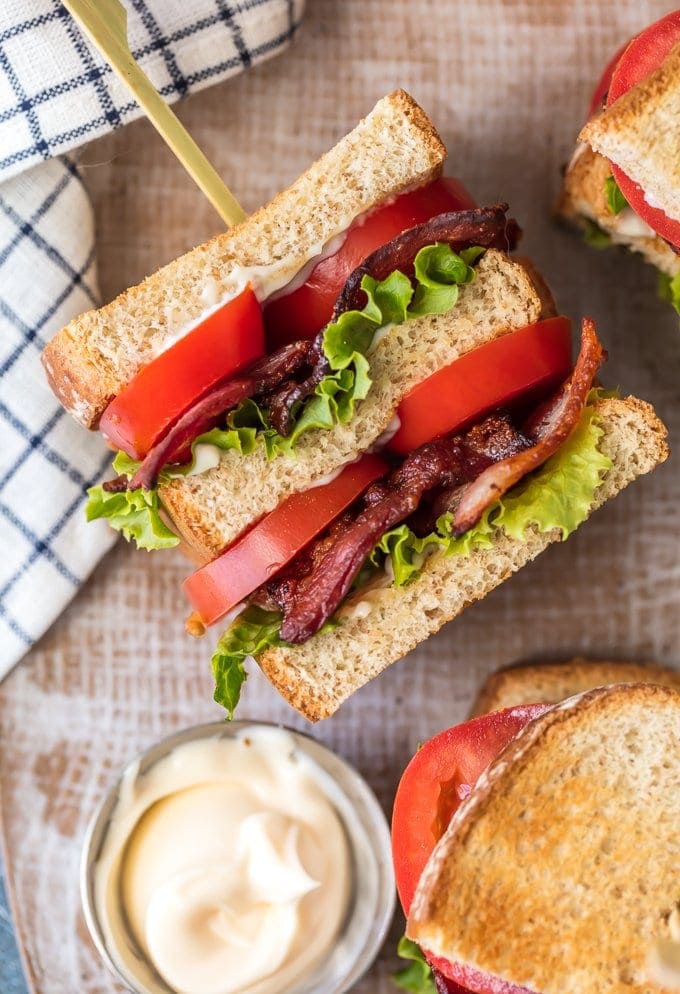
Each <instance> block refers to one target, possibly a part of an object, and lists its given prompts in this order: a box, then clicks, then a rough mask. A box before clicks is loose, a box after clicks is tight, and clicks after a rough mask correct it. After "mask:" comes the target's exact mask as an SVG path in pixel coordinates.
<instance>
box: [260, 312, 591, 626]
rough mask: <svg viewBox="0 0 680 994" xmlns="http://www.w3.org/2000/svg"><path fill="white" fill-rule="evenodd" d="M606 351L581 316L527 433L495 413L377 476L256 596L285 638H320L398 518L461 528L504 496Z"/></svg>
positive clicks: (554, 435)
mask: <svg viewBox="0 0 680 994" xmlns="http://www.w3.org/2000/svg"><path fill="white" fill-rule="evenodd" d="M604 358H605V353H604V350H603V348H602V346H601V345H600V342H599V341H598V338H597V333H596V330H595V325H594V323H593V322H592V321H591V320H590V319H584V321H583V327H582V336H581V348H580V352H579V356H578V359H577V362H576V366H575V368H574V372H573V373H572V375H571V377H570V378H569V379H568V380H567V381H566V383H565V384H564V385H563V387H562V388H561V389H560V390H559V391H558V392H557V393H556V394H555V395H554V396H553V397H552V398H550V399H549V400H548V401H546V402H545V403H543V404H542V405H540V406H539V407H538V408H537V409H536V411H535V412H534V413H533V414H532V415H531V416H530V417H529V418H528V419H527V421H526V422H525V424H524V426H523V428H522V430H521V431H520V430H518V429H517V428H516V427H514V426H513V424H512V423H511V421H510V418H509V417H508V416H507V415H505V414H499V413H496V414H491V415H489V416H488V417H487V418H485V419H484V421H483V422H481V423H480V424H478V425H476V426H475V427H473V428H472V429H470V431H468V432H467V433H466V434H465V435H459V436H455V437H450V436H449V437H447V438H443V439H438V440H436V441H434V442H429V443H427V444H426V445H423V446H421V447H420V448H419V449H417V450H416V451H415V452H412V453H411V454H410V455H409V456H408V457H407V458H406V459H405V461H404V462H403V464H402V465H401V466H400V467H399V468H398V469H396V470H394V471H393V472H392V473H391V474H390V475H389V476H388V477H386V478H383V479H382V480H378V481H377V482H376V483H373V484H372V485H371V486H370V487H369V488H368V489H367V490H366V491H365V493H364V494H363V495H362V497H361V499H360V502H359V503H358V504H357V506H356V507H355V508H354V509H353V510H352V511H351V512H349V513H347V514H345V515H343V517H342V518H341V519H339V520H338V521H336V522H335V523H334V525H333V526H332V527H331V528H330V529H329V530H328V532H327V533H326V535H325V536H323V537H322V538H321V539H320V540H318V541H317V542H315V543H313V544H312V545H311V546H310V547H309V548H308V549H306V550H305V551H304V553H303V554H302V555H301V556H298V557H297V559H296V560H295V561H294V562H293V563H292V564H291V565H290V566H289V567H288V568H287V569H286V571H285V572H284V573H282V574H280V575H279V576H278V577H276V578H275V579H274V580H272V581H270V583H268V584H266V585H265V586H264V587H263V588H261V589H260V590H259V591H257V592H256V593H255V595H254V598H253V599H254V600H255V601H256V602H257V603H264V604H266V605H267V606H270V607H271V606H274V607H278V608H279V609H280V610H282V611H283V613H284V619H283V622H282V626H281V637H282V638H283V639H284V640H285V641H287V642H291V643H300V642H305V641H306V640H307V639H308V638H310V637H311V636H312V635H314V634H315V633H316V632H317V631H318V630H319V629H320V628H321V627H322V625H323V624H324V623H325V622H326V621H327V620H328V618H330V617H331V616H332V615H333V614H334V612H335V611H336V610H337V608H338V607H339V605H340V603H341V602H342V600H343V599H344V597H345V596H346V595H347V593H348V592H349V590H350V588H351V586H352V583H353V582H354V580H355V579H356V576H357V575H358V573H359V571H360V569H361V567H362V565H363V564H364V562H365V560H366V558H367V556H368V555H369V554H370V552H371V551H372V550H373V548H374V547H375V545H376V544H377V543H378V542H379V541H380V538H381V537H382V536H383V535H384V534H385V532H386V531H388V530H389V529H390V528H393V527H394V526H395V525H398V524H400V523H401V522H403V521H408V522H409V524H410V525H411V526H412V527H415V528H416V530H417V533H419V534H425V533H427V532H428V531H431V530H432V527H433V525H434V523H435V522H436V519H437V517H439V515H440V514H441V513H443V512H444V511H446V510H453V511H454V523H453V529H454V533H455V534H458V535H460V534H462V533H463V532H465V531H467V530H468V529H469V528H472V527H473V526H474V525H475V524H476V523H477V522H478V521H479V519H480V518H481V516H482V514H483V513H484V511H485V510H486V509H487V508H488V507H489V506H490V505H491V504H493V503H494V502H495V501H496V500H497V499H498V497H499V496H501V495H502V494H503V493H505V492H506V491H507V490H508V489H509V488H510V487H512V486H514V484H515V483H517V482H518V481H519V480H520V479H522V478H523V477H524V476H525V475H526V474H527V473H530V472H531V471H532V470H534V469H537V468H538V467H539V466H541V465H542V464H543V463H544V462H545V461H546V459H548V458H549V457H550V456H551V455H552V454H553V453H554V452H555V451H557V449H558V448H559V447H560V445H562V443H563V442H564V441H565V440H566V439H567V438H568V437H569V435H570V434H571V433H572V431H573V430H574V428H575V427H576V425H577V424H578V421H579V419H580V417H581V414H582V412H583V408H584V406H585V402H586V398H587V395H588V391H589V390H590V387H591V386H592V383H593V380H594V378H595V376H596V374H597V371H598V369H599V367H600V365H601V363H602V362H603V360H604ZM416 512H417V513H416Z"/></svg>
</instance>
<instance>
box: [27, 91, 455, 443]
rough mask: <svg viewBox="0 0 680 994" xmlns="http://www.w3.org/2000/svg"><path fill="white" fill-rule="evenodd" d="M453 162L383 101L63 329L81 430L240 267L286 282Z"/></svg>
mask: <svg viewBox="0 0 680 994" xmlns="http://www.w3.org/2000/svg"><path fill="white" fill-rule="evenodd" d="M445 157H446V149H445V148H444V146H443V144H442V142H441V139H440V138H439V135H438V134H437V132H436V130H435V128H434V126H433V124H432V122H431V121H430V119H429V118H428V116H427V115H426V114H425V112H424V111H423V110H422V109H421V108H420V107H419V106H418V104H417V103H416V102H415V101H414V100H413V99H412V98H411V97H410V96H409V95H408V94H407V93H405V92H404V91H403V90H396V91H395V92H394V93H392V94H390V95H389V96H387V97H384V98H383V99H382V100H380V101H378V103H377V104H376V106H375V107H374V108H373V110H372V111H371V113H370V114H369V115H368V117H366V118H365V120H363V121H361V122H360V124H358V125H357V127H356V128H354V130H353V131H351V132H350V133H349V134H348V135H346V136H345V137H344V138H342V139H341V140H340V141H339V142H338V144H337V145H336V146H335V147H334V148H333V149H331V151H330V152H327V153H326V155H323V156H322V157H321V158H320V159H319V160H318V161H317V162H315V163H314V165H312V166H311V167H310V168H309V169H308V170H307V172H305V173H304V174H303V175H302V176H301V177H300V178H299V179H298V180H296V182H295V183H293V185H292V186H290V187H289V188H288V189H287V190H284V191H283V192H282V193H280V194H278V196H276V197H274V199H273V200H271V201H270V202H269V203H268V204H266V205H265V206H264V207H262V208H261V209H260V210H258V211H256V212H255V213H254V214H253V215H252V216H251V217H250V218H248V219H247V220H246V221H244V222H243V224H240V225H238V226H237V227H235V228H232V229H231V230H230V231H227V232H225V233H224V234H221V235H217V236H216V237H215V238H213V239H212V240H211V241H209V242H206V243H205V244H204V245H200V246H199V247H198V248H195V249H194V250H193V251H192V252H188V253H187V254H186V255H183V256H181V257H180V258H179V259H176V260H175V261H174V262H171V263H170V264H169V265H167V266H165V267H164V268H163V269H161V270H159V271H158V272H157V273H155V274H154V275H153V276H150V277H149V278H148V279H146V280H145V281H144V282H143V283H140V284H139V286H136V287H132V288H131V289H129V290H126V291H125V293H122V294H121V295H120V296H119V297H117V298H116V299H115V300H114V301H113V302H112V303H110V304H108V305H107V306H106V307H102V308H101V309H100V310H96V311H89V312H88V313H87V314H83V315H82V316H81V317H79V318H76V319H75V320H74V321H71V323H70V324H69V325H67V326H66V327H65V328H63V329H62V330H61V331H59V332H58V333H57V334H56V335H55V336H54V338H53V339H52V340H51V341H50V342H49V343H48V345H47V346H46V348H45V350H44V352H43V364H44V366H45V370H46V372H47V376H48V379H49V381H50V384H51V386H52V389H53V390H54V392H55V394H56V395H57V397H58V398H59V400H60V401H61V403H62V404H63V405H64V407H66V408H67V410H68V411H69V412H70V413H71V414H72V415H73V416H74V417H75V418H76V419H77V420H78V421H80V422H81V424H83V425H85V426H86V427H87V428H94V427H96V425H97V423H98V421H99V418H100V416H101V414H102V413H103V411H104V409H105V408H106V406H107V405H108V404H109V403H110V401H111V400H112V399H113V398H114V397H115V396H116V394H118V393H119V392H120V390H121V389H122V387H123V386H125V384H126V383H128V382H129V381H130V380H131V379H132V377H133V376H134V375H135V373H137V371H138V370H139V369H140V367H141V366H142V365H144V364H145V363H147V362H149V361H150V360H151V359H152V358H153V357H154V355H156V354H158V352H159V351H160V350H161V349H162V348H163V346H164V345H165V344H166V343H168V342H170V341H172V340H173V338H174V336H175V335H177V334H178V333H179V332H180V331H181V330H182V329H183V328H185V327H186V326H187V324H189V323H190V322H192V321H194V320H196V319H197V318H199V317H200V315H201V314H202V313H204V311H205V309H206V306H208V305H210V304H211V303H212V304H214V303H216V302H217V301H219V300H221V299H223V298H225V297H226V295H227V294H229V292H233V290H234V286H235V279H236V277H235V274H234V270H235V267H245V268H251V267H256V268H259V267H272V266H273V267H276V270H277V273H278V276H277V281H278V283H279V285H280V286H283V285H285V284H286V283H287V282H288V281H289V280H290V279H292V278H293V276H294V275H295V274H296V273H297V272H298V271H299V270H301V269H302V268H303V267H304V265H305V263H307V262H308V260H310V259H311V258H313V257H314V256H316V255H318V254H319V253H320V252H321V251H322V250H323V248H324V246H325V245H327V244H328V243H329V242H330V241H331V240H332V239H333V238H334V237H335V236H336V235H338V233H339V232H342V231H344V230H345V229H346V228H347V227H348V226H349V225H350V223H351V222H352V220H353V219H354V218H355V217H356V216H357V215H358V214H361V213H363V212H364V211H367V210H369V209H370V208H371V207H373V206H374V205H376V204H378V203H380V202H382V201H384V200H386V199H387V198H389V197H393V196H396V195H397V194H399V193H402V192H403V191H404V190H405V189H407V188H408V187H417V186H422V185H424V184H426V183H429V182H430V181H431V180H433V179H435V178H436V177H437V176H438V175H439V173H440V172H441V167H442V163H443V162H444V159H445Z"/></svg>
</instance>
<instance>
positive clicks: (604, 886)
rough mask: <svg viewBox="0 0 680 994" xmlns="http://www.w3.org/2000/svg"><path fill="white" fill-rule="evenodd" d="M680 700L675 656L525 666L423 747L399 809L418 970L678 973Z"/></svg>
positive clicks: (414, 970) (605, 985) (619, 989)
mask: <svg viewBox="0 0 680 994" xmlns="http://www.w3.org/2000/svg"><path fill="white" fill-rule="evenodd" d="M631 680H634V681H638V682H628V681H631ZM621 681H625V682H621ZM641 681H645V682H641ZM598 683H600V684H603V685H604V684H607V685H608V686H599V687H598V688H597V689H591V688H594V687H595V685H597V684H598ZM572 692H573V693H575V694H576V696H571V695H572ZM565 694H566V695H567V696H568V699H567V700H566V701H563V700H562V699H563V696H564V695H565ZM511 699H512V700H513V701H514V705H513V706H506V705H508V703H509V701H510V700H511ZM540 701H544V702H545V703H539V702H540ZM559 702H562V703H559ZM551 704H553V705H556V706H551ZM679 706H680V671H677V670H670V669H667V668H664V667H659V666H652V665H649V666H643V665H640V664H635V663H611V662H589V661H587V660H583V659H580V658H577V659H574V660H571V661H570V662H568V663H561V664H552V663H550V664H539V665H533V664H526V665H520V666H514V667H508V668H506V669H504V670H500V671H499V672H497V673H495V674H493V675H492V676H491V677H490V678H489V679H488V680H487V682H486V683H485V685H484V686H483V687H482V688H481V690H480V693H479V695H478V698H477V700H476V702H475V704H474V706H473V712H472V713H473V715H475V717H474V718H473V719H472V720H469V721H468V722H466V723H464V724H463V725H459V726H456V727H455V728H452V729H449V730H448V731H447V732H442V733H440V734H439V735H437V736H435V738H434V739H431V740H430V741H429V742H427V743H425V744H424V745H423V746H422V747H421V748H420V749H419V751H418V753H417V754H416V756H415V757H414V759H413V760H412V761H411V763H410V764H409V766H408V767H407V769H406V771H405V773H404V776H403V778H402V781H401V783H400V785H399V789H398V792H397V797H396V799H395V807H394V815H393V824H392V838H393V853H394V861H395V871H396V876H397V885H398V890H399V894H400V897H401V900H402V905H403V907H404V910H405V912H409V910H410V914H409V922H408V927H407V934H408V936H409V940H408V941H405V942H404V943H403V945H402V948H403V949H404V951H406V952H408V954H409V955H410V956H411V957H413V958H414V959H415V960H416V962H415V963H414V964H413V965H412V966H411V967H410V968H408V970H409V971H410V975H411V978H412V979H413V978H414V977H416V976H420V977H421V978H424V979H423V983H425V980H427V981H428V982H429V983H430V985H431V989H433V987H432V985H433V984H435V983H436V985H437V990H438V991H450V992H452V994H453V992H456V994H458V992H461V991H462V992H464V991H472V992H475V994H491V992H495V991H497V990H503V991H504V992H505V994H522V992H527V991H528V992H529V994H531V992H534V994H557V992H562V991H564V990H578V991H579V992H583V994H594V992H595V991H598V992H600V994H623V992H624V991H626V990H628V991H629V990H631V989H633V990H635V991H637V992H639V994H652V992H654V994H661V992H665V991H666V990H667V989H669V988H667V987H665V986H664V984H665V983H667V982H668V978H669V977H670V976H671V973H672V971H671V967H670V964H671V961H672V956H673V955H674V952H673V950H674V943H675V942H677V941H678V935H677V931H678V928H679V927H680V904H679V902H680V893H678V892H677V875H676V874H675V873H674V872H673V870H672V867H673V866H674V865H676V864H677V855H678V852H677V847H678V842H677V838H676V835H675V832H674V829H673V824H674V821H675V820H676V817H677V815H676V809H677V797H678V789H677V788H678V786H679V785H680V716H679V712H678V708H679ZM487 707H489V708H494V709H495V708H496V707H501V708H504V709H503V710H494V711H492V712H491V713H486V708H487ZM447 826H448V827H447ZM438 839H439V841H437V840H438ZM435 844H436V848H435ZM433 850H434V853H433V854H432V855H431V857H430V854H431V853H432V852H433ZM428 857H430V858H429V859H428ZM674 888H675V889H674ZM473 895H474V897H473ZM416 942H417V943H421V944H422V946H423V947H424V948H425V949H426V950H427V958H428V960H429V961H430V963H431V964H432V965H433V966H434V967H435V971H434V977H433V978H427V977H426V976H425V974H424V969H425V967H424V965H423V962H424V961H421V962H418V959H417V958H418V957H419V955H420V954H419V949H418V947H417V946H416V945H415V943H416ZM398 982H400V981H399V979H398ZM423 989H425V988H423Z"/></svg>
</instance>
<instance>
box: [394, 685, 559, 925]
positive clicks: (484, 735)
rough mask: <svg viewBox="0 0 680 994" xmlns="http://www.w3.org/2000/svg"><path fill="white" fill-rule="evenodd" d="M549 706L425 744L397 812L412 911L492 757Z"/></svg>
mask: <svg viewBox="0 0 680 994" xmlns="http://www.w3.org/2000/svg"><path fill="white" fill-rule="evenodd" d="M547 709H548V708H547V705H544V704H532V705H528V706H527V707H517V708H506V709H505V710H504V711H495V712H493V713H492V714H486V715H483V716H482V717H481V718H473V719H472V721H466V722H465V724H463V725H455V726H454V727H453V728H449V729H447V730H446V731H445V732H440V733H439V735H435V737H434V738H432V739H429V741H427V742H426V743H425V744H424V745H423V746H421V747H420V749H419V750H418V752H417V753H416V754H415V756H414V757H413V759H412V760H411V762H410V763H409V764H408V766H407V767H406V769H405V770H404V774H403V776H402V778H401V780H400V781H399V786H398V788H397V793H396V796H395V799H394V810H393V812H392V858H393V860H394V872H395V876H396V880H397V891H398V892H399V899H400V901H401V906H402V908H403V909H404V914H408V910H409V908H410V907H411V901H412V900H413V895H414V894H415V891H416V887H417V885H418V881H419V880H420V875H421V873H422V872H423V870H424V869H425V864H426V863H427V861H428V859H429V858H430V855H431V853H432V850H433V849H434V847H435V845H436V844H437V842H439V840H440V838H441V837H442V835H443V834H444V832H445V831H446V829H447V828H448V825H449V822H450V821H451V818H452V817H453V816H454V814H455V813H456V811H457V810H458V808H459V807H460V805H461V803H462V802H463V800H464V799H465V798H466V797H467V796H468V794H469V793H470V791H471V790H472V788H473V787H474V785H475V784H476V782H477V780H478V778H479V776H480V775H481V774H482V773H483V772H484V770H485V769H486V768H487V766H488V765H489V763H490V762H491V760H492V759H495V758H496V756H497V755H498V754H499V752H501V750H502V749H504V748H505V746H506V745H507V744H508V742H510V740H511V739H513V738H514V737H515V735H516V734H517V733H518V732H519V731H520V729H522V728H524V726H525V725H526V724H527V722H528V721H531V720H532V718H536V717H537V716H538V715H539V714H543V712H544V711H546V710H547Z"/></svg>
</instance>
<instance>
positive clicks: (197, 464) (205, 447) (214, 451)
mask: <svg viewBox="0 0 680 994" xmlns="http://www.w3.org/2000/svg"><path fill="white" fill-rule="evenodd" d="M222 451H223V450H222V449H221V448H220V447H219V445H210V443H209V442H199V443H198V445H195V446H194V465H193V466H192V467H191V469H190V470H189V472H188V473H168V476H169V477H170V478H171V479H173V480H175V479H177V477H179V476H200V474H201V473H207V472H208V470H209V469H214V468H215V466H219V464H220V458H221V456H222Z"/></svg>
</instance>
